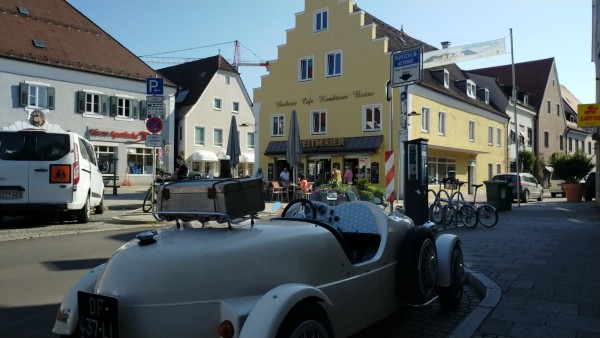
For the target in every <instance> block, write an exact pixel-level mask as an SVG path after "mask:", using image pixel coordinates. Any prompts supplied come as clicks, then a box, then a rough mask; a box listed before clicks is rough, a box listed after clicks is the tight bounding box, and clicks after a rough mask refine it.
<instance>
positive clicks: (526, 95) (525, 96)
mask: <svg viewBox="0 0 600 338" xmlns="http://www.w3.org/2000/svg"><path fill="white" fill-rule="evenodd" d="M523 104H524V105H526V106H528V105H529V94H523Z"/></svg>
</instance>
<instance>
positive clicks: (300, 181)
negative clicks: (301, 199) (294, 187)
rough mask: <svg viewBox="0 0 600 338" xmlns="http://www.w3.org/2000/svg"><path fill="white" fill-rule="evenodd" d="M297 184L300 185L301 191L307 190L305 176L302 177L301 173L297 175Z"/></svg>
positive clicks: (305, 191)
mask: <svg viewBox="0 0 600 338" xmlns="http://www.w3.org/2000/svg"><path fill="white" fill-rule="evenodd" d="M298 185H299V186H300V190H301V191H302V192H303V193H307V192H308V181H307V180H306V178H304V175H302V174H300V175H298Z"/></svg>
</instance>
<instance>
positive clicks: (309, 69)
mask: <svg viewBox="0 0 600 338" xmlns="http://www.w3.org/2000/svg"><path fill="white" fill-rule="evenodd" d="M312 79H313V58H312V56H310V57H306V58H303V59H300V61H299V62H298V80H300V81H301V82H302V81H310V80H312Z"/></svg>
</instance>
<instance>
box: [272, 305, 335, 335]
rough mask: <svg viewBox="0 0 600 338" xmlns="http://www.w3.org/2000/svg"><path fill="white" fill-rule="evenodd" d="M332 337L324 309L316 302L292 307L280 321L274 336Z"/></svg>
mask: <svg viewBox="0 0 600 338" xmlns="http://www.w3.org/2000/svg"><path fill="white" fill-rule="evenodd" d="M301 337H320V338H328V337H333V333H332V331H331V327H330V325H329V320H328V319H327V314H326V313H325V311H324V310H323V309H322V308H321V307H320V306H319V305H317V304H314V303H304V304H299V305H297V306H296V307H294V308H293V309H292V310H291V311H290V313H289V314H288V315H287V317H286V318H285V319H284V320H283V322H282V323H281V326H280V327H279V330H277V335H276V338H301Z"/></svg>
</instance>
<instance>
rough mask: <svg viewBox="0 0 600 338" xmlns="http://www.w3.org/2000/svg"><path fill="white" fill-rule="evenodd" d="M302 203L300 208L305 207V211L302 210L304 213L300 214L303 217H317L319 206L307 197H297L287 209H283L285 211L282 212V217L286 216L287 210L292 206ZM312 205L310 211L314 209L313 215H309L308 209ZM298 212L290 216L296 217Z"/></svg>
mask: <svg viewBox="0 0 600 338" xmlns="http://www.w3.org/2000/svg"><path fill="white" fill-rule="evenodd" d="M298 203H301V205H300V209H302V208H304V211H303V212H302V214H300V215H301V216H302V218H312V219H317V208H316V207H315V205H314V204H313V202H311V201H309V200H307V199H306V198H297V199H295V200H293V201H291V202H290V203H289V204H288V205H287V206H286V207H285V209H283V212H282V213H281V217H286V214H287V212H288V211H289V210H290V208H291V207H292V206H293V205H295V204H298ZM307 206H308V207H310V211H312V217H309V215H308V212H307V210H309V208H307ZM297 214H298V213H296V214H294V215H291V216H290V217H296V215H297Z"/></svg>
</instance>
